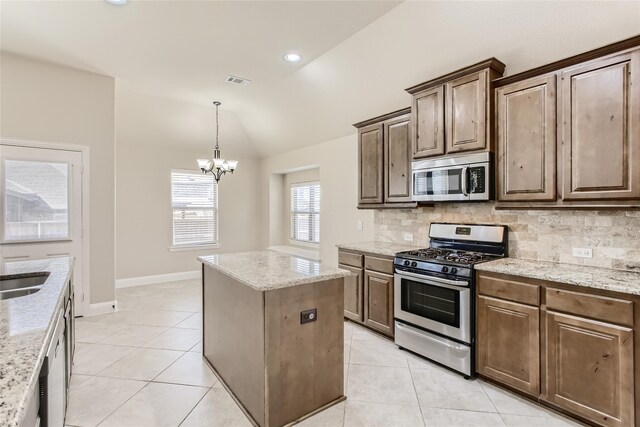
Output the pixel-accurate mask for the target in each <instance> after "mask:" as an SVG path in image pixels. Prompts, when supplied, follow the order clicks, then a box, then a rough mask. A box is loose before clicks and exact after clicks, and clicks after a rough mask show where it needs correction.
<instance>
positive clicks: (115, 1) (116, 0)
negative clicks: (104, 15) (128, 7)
mask: <svg viewBox="0 0 640 427" xmlns="http://www.w3.org/2000/svg"><path fill="white" fill-rule="evenodd" d="M105 1H106V2H107V3H111V4H115V5H117V6H124V5H125V4H127V1H128V0H105Z"/></svg>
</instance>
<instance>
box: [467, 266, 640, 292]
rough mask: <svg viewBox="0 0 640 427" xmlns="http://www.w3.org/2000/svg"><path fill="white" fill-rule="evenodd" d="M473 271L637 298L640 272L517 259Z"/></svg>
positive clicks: (639, 289) (639, 290)
mask: <svg viewBox="0 0 640 427" xmlns="http://www.w3.org/2000/svg"><path fill="white" fill-rule="evenodd" d="M474 268H475V269H476V270H478V271H487V272H491V273H503V274H511V275H514V276H521V277H526V278H530V279H538V280H547V281H550V282H557V283H564V284H568V285H576V286H584V287H587V288H594V289H603V290H607V291H613V292H620V293H624V294H632V295H640V272H633V271H623V270H611V269H608V268H599V267H586V266H584V265H572V264H560V263H554V262H546V261H531V260H523V259H516V258H502V259H498V260H495V261H488V262H482V263H479V264H476V265H474Z"/></svg>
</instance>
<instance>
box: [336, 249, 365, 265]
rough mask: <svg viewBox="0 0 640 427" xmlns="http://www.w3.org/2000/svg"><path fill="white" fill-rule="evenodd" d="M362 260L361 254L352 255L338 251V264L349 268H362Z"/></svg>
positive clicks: (351, 253)
mask: <svg viewBox="0 0 640 427" xmlns="http://www.w3.org/2000/svg"><path fill="white" fill-rule="evenodd" d="M362 258H363V255H361V254H354V253H353V252H344V251H338V263H339V264H345V265H350V266H351V267H360V268H362Z"/></svg>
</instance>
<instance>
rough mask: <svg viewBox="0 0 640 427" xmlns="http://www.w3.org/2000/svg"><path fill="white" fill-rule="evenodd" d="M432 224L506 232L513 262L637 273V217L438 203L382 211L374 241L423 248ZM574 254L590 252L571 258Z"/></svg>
mask: <svg viewBox="0 0 640 427" xmlns="http://www.w3.org/2000/svg"><path fill="white" fill-rule="evenodd" d="M431 222H455V223H463V224H500V225H507V226H509V256H510V257H513V258H523V259H532V260H540V261H554V262H563V263H569V264H578V265H591V266H597V267H605V268H615V269H620V270H634V271H640V211H637V210H636V211H580V210H574V211H564V210H562V211H561V210H496V209H495V203H491V202H489V203H468V204H465V203H442V204H436V206H435V207H433V208H427V207H425V208H417V209H412V210H396V209H386V210H377V211H376V212H375V214H374V236H375V237H376V240H379V241H383V242H394V243H406V242H404V233H405V232H409V233H413V235H414V243H417V244H419V245H426V244H427V242H428V241H429V224H431ZM573 248H592V249H593V258H576V257H574V256H573Z"/></svg>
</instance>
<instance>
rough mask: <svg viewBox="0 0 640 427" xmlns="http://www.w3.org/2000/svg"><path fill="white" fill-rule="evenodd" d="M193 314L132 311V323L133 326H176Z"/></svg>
mask: <svg viewBox="0 0 640 427" xmlns="http://www.w3.org/2000/svg"><path fill="white" fill-rule="evenodd" d="M192 315H193V314H192V313H191V312H190V311H173V310H132V314H130V315H129V316H130V322H131V324H133V325H147V326H165V327H172V326H176V325H177V324H179V323H180V322H183V321H184V320H186V319H188V318H189V316H192Z"/></svg>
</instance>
